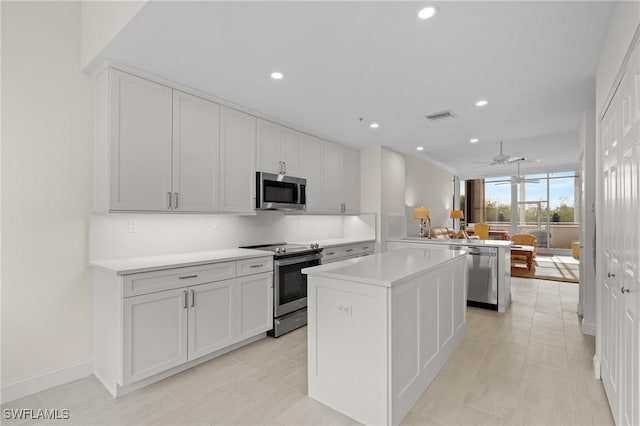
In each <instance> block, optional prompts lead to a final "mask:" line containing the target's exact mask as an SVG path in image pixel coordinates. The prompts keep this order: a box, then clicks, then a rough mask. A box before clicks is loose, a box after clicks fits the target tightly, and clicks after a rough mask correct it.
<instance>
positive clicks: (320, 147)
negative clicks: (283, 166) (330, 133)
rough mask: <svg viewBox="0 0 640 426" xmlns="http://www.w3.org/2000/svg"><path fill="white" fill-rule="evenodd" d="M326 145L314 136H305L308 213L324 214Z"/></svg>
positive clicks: (303, 151) (303, 149) (304, 175)
mask: <svg viewBox="0 0 640 426" xmlns="http://www.w3.org/2000/svg"><path fill="white" fill-rule="evenodd" d="M323 164H324V143H323V142H322V141H321V140H320V139H318V138H314V137H313V136H309V135H304V137H303V141H302V170H304V173H302V177H304V178H306V179H307V212H308V213H320V212H322V207H323V205H324V203H323V199H322V196H323V188H324V183H323V177H324V167H323Z"/></svg>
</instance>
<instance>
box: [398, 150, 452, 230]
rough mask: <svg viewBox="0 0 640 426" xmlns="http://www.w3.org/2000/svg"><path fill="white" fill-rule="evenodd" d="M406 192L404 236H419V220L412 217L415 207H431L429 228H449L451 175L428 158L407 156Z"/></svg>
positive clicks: (450, 224) (450, 223)
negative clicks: (405, 233) (405, 232)
mask: <svg viewBox="0 0 640 426" xmlns="http://www.w3.org/2000/svg"><path fill="white" fill-rule="evenodd" d="M405 164H406V191H405V200H404V204H405V206H406V215H407V236H411V237H417V236H418V235H419V227H418V221H416V220H414V219H413V209H414V207H428V208H430V209H431V227H434V228H435V227H442V226H447V227H452V226H453V225H452V222H451V219H449V213H450V212H451V208H452V203H453V175H452V174H451V172H450V171H448V170H445V169H443V168H442V167H440V166H438V165H436V164H434V163H432V162H431V161H429V160H427V159H424V158H420V157H416V156H412V155H409V156H406V157H405Z"/></svg>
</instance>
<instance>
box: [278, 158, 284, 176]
mask: <svg viewBox="0 0 640 426" xmlns="http://www.w3.org/2000/svg"><path fill="white" fill-rule="evenodd" d="M278 164H280V174H281V175H283V174H284V172H283V171H282V161H278Z"/></svg>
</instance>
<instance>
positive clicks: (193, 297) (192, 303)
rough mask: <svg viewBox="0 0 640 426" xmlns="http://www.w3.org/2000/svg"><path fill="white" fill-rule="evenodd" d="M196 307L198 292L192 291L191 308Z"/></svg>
mask: <svg viewBox="0 0 640 426" xmlns="http://www.w3.org/2000/svg"><path fill="white" fill-rule="evenodd" d="M195 306H196V291H195V290H191V307H192V308H193V307H195Z"/></svg>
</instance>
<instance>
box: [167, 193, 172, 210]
mask: <svg viewBox="0 0 640 426" xmlns="http://www.w3.org/2000/svg"><path fill="white" fill-rule="evenodd" d="M167 195H168V197H169V207H167V208H168V209H171V192H167Z"/></svg>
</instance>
